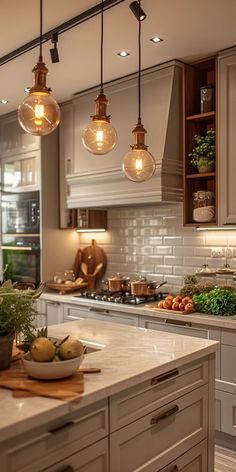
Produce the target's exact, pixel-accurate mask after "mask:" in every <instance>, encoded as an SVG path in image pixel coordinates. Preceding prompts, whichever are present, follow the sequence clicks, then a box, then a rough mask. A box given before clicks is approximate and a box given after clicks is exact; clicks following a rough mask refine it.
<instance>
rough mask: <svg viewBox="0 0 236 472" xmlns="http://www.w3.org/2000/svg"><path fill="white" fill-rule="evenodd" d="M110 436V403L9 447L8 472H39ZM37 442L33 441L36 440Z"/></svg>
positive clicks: (71, 417)
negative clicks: (59, 459)
mask: <svg viewBox="0 0 236 472" xmlns="http://www.w3.org/2000/svg"><path fill="white" fill-rule="evenodd" d="M107 434H108V406H107V402H105V401H102V402H99V403H96V406H94V407H87V408H84V409H83V410H81V412H79V413H77V414H76V413H73V414H70V415H67V416H66V417H64V418H60V423H59V422H58V421H57V422H54V423H53V424H51V425H50V427H48V430H47V431H46V430H44V431H43V430H40V431H37V432H36V431H33V432H31V434H28V435H27V437H26V436H25V438H24V439H23V438H22V436H21V438H19V445H17V443H15V444H14V446H13V445H12V444H9V447H7V448H6V450H7V458H6V462H7V466H6V470H7V472H15V471H17V472H32V470H34V472H38V471H41V470H42V469H44V468H46V467H48V466H49V465H50V464H54V463H55V461H56V460H58V457H60V458H61V459H63V458H64V457H68V456H69V455H71V454H74V453H75V452H76V451H79V450H80V449H82V448H84V447H86V446H88V445H89V444H91V443H93V442H95V441H98V440H99V439H102V438H104V437H105V436H106V435H107ZM32 438H33V439H32Z"/></svg>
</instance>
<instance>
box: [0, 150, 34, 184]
mask: <svg viewBox="0 0 236 472" xmlns="http://www.w3.org/2000/svg"><path fill="white" fill-rule="evenodd" d="M2 184H3V190H4V191H5V192H27V191H28V192H31V191H34V190H39V189H40V151H31V152H28V153H26V154H20V155H18V156H17V157H9V158H7V159H5V158H4V159H3V160H2Z"/></svg>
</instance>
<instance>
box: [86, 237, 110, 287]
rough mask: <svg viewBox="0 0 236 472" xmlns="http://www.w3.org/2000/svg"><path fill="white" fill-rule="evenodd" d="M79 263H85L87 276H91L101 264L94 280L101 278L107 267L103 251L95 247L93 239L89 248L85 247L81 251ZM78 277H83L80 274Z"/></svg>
mask: <svg viewBox="0 0 236 472" xmlns="http://www.w3.org/2000/svg"><path fill="white" fill-rule="evenodd" d="M81 262H85V264H86V265H87V269H88V274H89V275H90V274H93V272H94V270H95V268H96V267H97V266H98V264H100V263H102V264H103V266H102V267H101V269H100V270H99V271H98V273H97V275H96V278H97V279H98V278H101V277H103V275H104V273H105V270H106V265H107V256H106V254H105V252H104V250H103V249H102V248H101V247H99V246H97V244H96V241H95V239H92V241H91V245H90V246H87V247H85V248H84V249H82V255H81ZM80 275H81V276H83V277H84V274H83V273H82V272H81V273H80Z"/></svg>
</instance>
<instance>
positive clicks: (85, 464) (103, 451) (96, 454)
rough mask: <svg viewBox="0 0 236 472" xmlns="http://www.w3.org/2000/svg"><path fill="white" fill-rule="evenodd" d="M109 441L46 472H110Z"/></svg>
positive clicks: (85, 450) (104, 440)
mask: <svg viewBox="0 0 236 472" xmlns="http://www.w3.org/2000/svg"><path fill="white" fill-rule="evenodd" d="M108 471H109V457H108V439H103V440H102V441H98V442H97V443H95V444H93V445H92V446H90V447H86V448H85V449H83V451H80V452H78V453H77V454H74V455H73V456H70V457H69V458H68V459H65V460H63V461H61V462H59V463H57V464H55V465H53V466H52V467H49V469H45V472H108Z"/></svg>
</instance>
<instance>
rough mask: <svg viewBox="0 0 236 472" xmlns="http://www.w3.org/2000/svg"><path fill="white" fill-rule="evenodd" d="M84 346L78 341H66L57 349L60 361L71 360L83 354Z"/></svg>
mask: <svg viewBox="0 0 236 472" xmlns="http://www.w3.org/2000/svg"><path fill="white" fill-rule="evenodd" d="M83 351H84V346H83V344H82V342H81V341H79V339H68V340H67V341H65V342H64V343H63V344H61V345H60V347H59V356H60V358H61V359H63V360H66V359H73V358H74V357H79V356H81V354H83Z"/></svg>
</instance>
